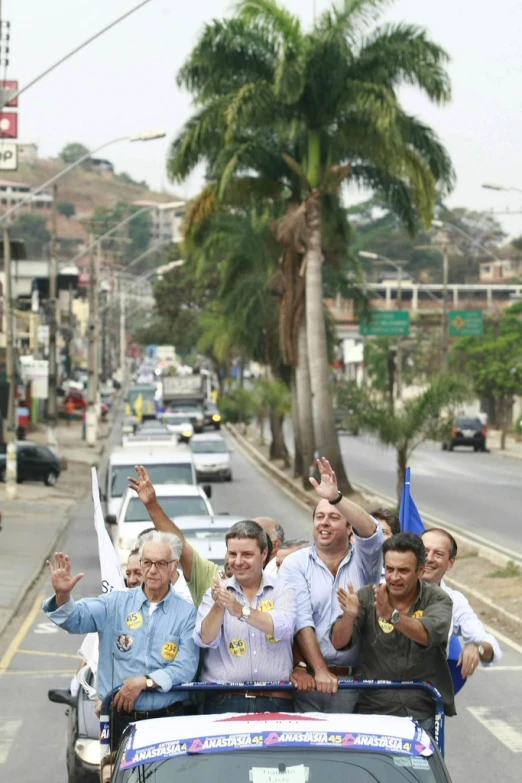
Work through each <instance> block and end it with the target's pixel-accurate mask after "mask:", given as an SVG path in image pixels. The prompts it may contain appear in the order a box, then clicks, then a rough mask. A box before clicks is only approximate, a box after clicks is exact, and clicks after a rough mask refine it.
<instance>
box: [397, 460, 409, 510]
mask: <svg viewBox="0 0 522 783" xmlns="http://www.w3.org/2000/svg"><path fill="white" fill-rule="evenodd" d="M407 461H408V457H407V452H406V449H405V448H401V447H400V446H399V447H398V448H397V508H399V507H400V505H401V495H402V488H403V486H404V479H405V477H406V467H407V465H406V463H407Z"/></svg>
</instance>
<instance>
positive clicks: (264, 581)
mask: <svg viewBox="0 0 522 783" xmlns="http://www.w3.org/2000/svg"><path fill="white" fill-rule="evenodd" d="M275 583H276V580H275V578H274V577H273V576H270V575H269V574H265V572H264V571H263V573H262V574H261V581H260V583H259V587H258V588H257V592H256V595H261V594H262V593H263V591H264V590H265V588H267V587H270V588H273V587H275ZM225 587H227V588H229V587H231V588H232V590H234V592H236V593H241V595H244V593H243V589H242V587H241V585H240V584H239V582H238V581H237V579H236V577H235V576H231V577H230V579H227V581H226V583H225Z"/></svg>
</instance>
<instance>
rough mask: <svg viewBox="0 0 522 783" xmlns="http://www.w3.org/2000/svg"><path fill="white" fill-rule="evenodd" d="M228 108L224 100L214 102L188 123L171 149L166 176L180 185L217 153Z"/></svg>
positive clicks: (198, 112) (193, 116)
mask: <svg viewBox="0 0 522 783" xmlns="http://www.w3.org/2000/svg"><path fill="white" fill-rule="evenodd" d="M227 106H228V100H227V99H225V98H221V99H217V100H216V101H213V102H212V103H209V104H207V105H205V106H204V107H203V108H201V109H200V110H199V111H197V112H195V114H193V115H192V117H190V119H189V120H187V122H186V123H185V125H184V126H183V128H182V129H181V131H180V133H179V134H178V135H177V137H176V138H175V139H174V141H173V142H172V144H171V147H170V153H169V159H168V162H167V172H168V174H169V177H170V179H171V180H172V181H173V182H182V181H183V180H184V179H185V178H186V177H187V176H188V175H189V174H190V172H191V171H192V169H193V168H195V167H196V166H197V165H198V163H200V162H201V161H202V160H205V159H206V158H208V156H209V155H212V154H213V153H214V154H215V153H216V152H217V150H218V149H219V147H220V145H221V144H222V139H223V134H224V112H225V109H226V107H227Z"/></svg>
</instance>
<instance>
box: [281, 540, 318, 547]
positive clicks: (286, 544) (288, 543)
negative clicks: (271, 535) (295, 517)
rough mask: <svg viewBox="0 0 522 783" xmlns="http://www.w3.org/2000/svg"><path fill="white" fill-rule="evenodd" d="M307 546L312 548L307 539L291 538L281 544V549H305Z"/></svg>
mask: <svg viewBox="0 0 522 783" xmlns="http://www.w3.org/2000/svg"><path fill="white" fill-rule="evenodd" d="M305 546H311V544H310V541H308V540H307V539H306V538H291V539H290V540H289V541H284V542H283V543H282V544H281V549H303V548H304V547H305Z"/></svg>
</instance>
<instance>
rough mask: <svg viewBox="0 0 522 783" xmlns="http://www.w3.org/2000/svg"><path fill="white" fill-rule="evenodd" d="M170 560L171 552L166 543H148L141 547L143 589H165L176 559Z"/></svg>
mask: <svg viewBox="0 0 522 783" xmlns="http://www.w3.org/2000/svg"><path fill="white" fill-rule="evenodd" d="M171 560H172V552H171V549H170V547H169V545H168V544H161V543H148V544H145V546H144V547H143V554H142V556H141V569H142V571H143V584H144V586H145V589H147V588H149V589H150V590H154V591H155V592H157V591H163V590H164V591H165V592H166V591H167V590H168V588H169V586H170V580H171V577H172V573H173V571H174V570H175V569H176V568H177V565H178V561H177V560H174V561H173V562H170V561H171Z"/></svg>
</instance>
